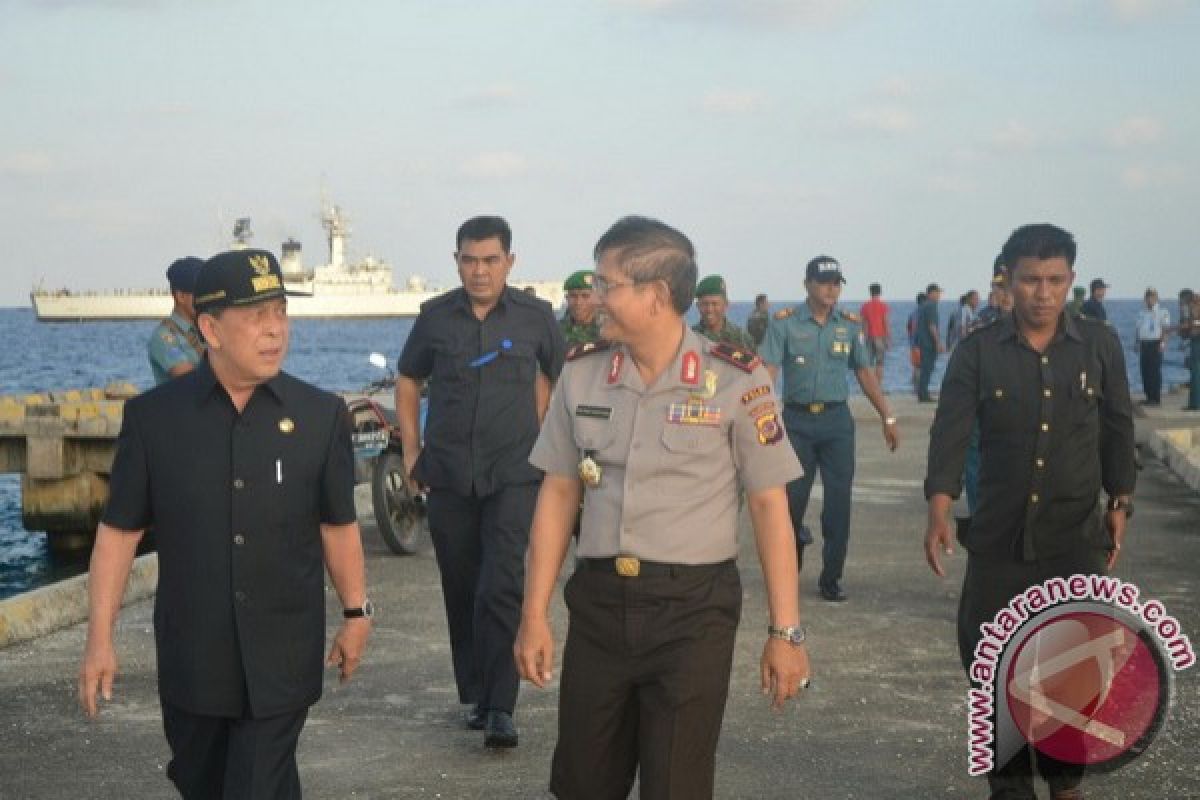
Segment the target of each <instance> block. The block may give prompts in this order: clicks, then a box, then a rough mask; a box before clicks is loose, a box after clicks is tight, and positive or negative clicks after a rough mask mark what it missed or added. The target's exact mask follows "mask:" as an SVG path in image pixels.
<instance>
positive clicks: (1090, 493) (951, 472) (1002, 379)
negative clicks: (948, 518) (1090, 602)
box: [925, 314, 1136, 561]
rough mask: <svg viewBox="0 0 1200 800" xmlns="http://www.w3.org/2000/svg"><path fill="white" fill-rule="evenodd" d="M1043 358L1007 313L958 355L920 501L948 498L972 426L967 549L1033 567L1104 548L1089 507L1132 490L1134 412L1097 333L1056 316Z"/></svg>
mask: <svg viewBox="0 0 1200 800" xmlns="http://www.w3.org/2000/svg"><path fill="white" fill-rule="evenodd" d="M1060 320H1061V321H1060V323H1059V330H1058V333H1057V334H1056V336H1055V338H1054V339H1053V340H1052V341H1051V342H1050V345H1049V346H1048V347H1047V348H1046V350H1045V352H1043V353H1040V354H1039V353H1038V352H1037V351H1035V350H1034V349H1033V348H1032V347H1030V346H1029V345H1028V344H1027V343H1026V342H1025V341H1024V339H1023V338H1022V337H1021V335H1020V334H1019V332H1018V330H1017V327H1016V324H1015V323H1014V321H1013V318H1012V315H1005V316H1004V317H1002V318H1001V319H999V320H998V321H996V322H994V323H992V324H991V325H989V326H987V327H984V328H980V329H979V330H977V331H975V332H974V333H972V334H970V335H969V336H968V337H967V338H966V339H965V340H963V342H962V343H961V344H959V346H958V347H957V348H956V349H955V351H954V355H953V356H952V357H951V359H950V364H949V366H948V367H947V368H946V377H945V379H944V380H943V381H942V391H941V396H940V397H939V398H938V407H937V415H936V417H935V418H934V421H933V428H932V429H931V430H930V434H929V465H928V470H927V473H926V478H925V496H926V497H930V496H932V495H934V494H948V495H950V496H951V497H957V496H958V494H959V491H960V489H961V486H962V474H963V463H964V459H965V456H966V450H967V443H968V441H969V440H970V438H971V430H972V428H973V427H974V426H975V425H976V422H977V421H978V425H979V453H980V464H979V505H978V507H977V508H976V510H975V515H974V517H972V519H971V525H970V530H969V532H968V534H967V540H966V542H965V545H966V547H967V549H969V550H970V551H971V552H973V553H980V554H986V555H993V556H1006V557H1010V558H1013V559H1016V560H1024V561H1033V560H1038V559H1046V558H1054V557H1056V556H1061V555H1065V554H1067V553H1070V552H1073V551H1075V550H1076V549H1077V548H1079V547H1081V546H1083V547H1087V546H1093V547H1104V546H1105V545H1106V544H1107V543H1106V542H1105V541H1104V540H1103V538H1102V537H1103V536H1104V535H1105V534H1104V532H1103V530H1102V526H1101V525H1100V522H1099V508H1100V506H1099V504H1098V502H1097V500H1098V498H1099V493H1100V489H1101V487H1103V488H1104V489H1105V490H1106V491H1107V492H1108V494H1109V495H1123V494H1129V493H1132V492H1133V488H1134V483H1135V481H1136V471H1135V466H1134V453H1133V405H1132V402H1131V401H1130V398H1129V385H1128V382H1127V380H1126V377H1125V360H1124V357H1123V356H1122V354H1121V343H1120V341H1119V340H1118V339H1117V336H1116V333H1115V332H1114V331H1113V329H1112V328H1111V327H1110V326H1109V325H1107V324H1106V323H1103V322H1099V321H1097V320H1091V319H1086V318H1083V319H1081V318H1079V317H1076V316H1073V315H1071V314H1063V315H1062V317H1061V318H1060Z"/></svg>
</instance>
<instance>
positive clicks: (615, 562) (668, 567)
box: [577, 556, 734, 578]
mask: <svg viewBox="0 0 1200 800" xmlns="http://www.w3.org/2000/svg"><path fill="white" fill-rule="evenodd" d="M733 563H734V560H733V559H732V558H731V559H729V560H727V561H718V562H717V563H715V564H664V563H663V562H661V561H643V560H642V559H640V558H638V557H637V556H615V557H612V558H581V559H579V560H578V561H577V569H583V570H587V571H588V572H606V573H609V574H610V575H612V574H615V575H620V576H621V577H623V578H676V577H680V576H682V575H695V574H697V573H702V572H706V571H707V572H717V571H719V570H721V569H725V568H727V567H729V566H730V565H731V564H733Z"/></svg>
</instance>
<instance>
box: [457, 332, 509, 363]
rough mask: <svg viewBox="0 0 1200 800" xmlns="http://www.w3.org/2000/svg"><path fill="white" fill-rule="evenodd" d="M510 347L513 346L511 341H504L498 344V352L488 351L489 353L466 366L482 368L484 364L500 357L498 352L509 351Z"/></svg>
mask: <svg viewBox="0 0 1200 800" xmlns="http://www.w3.org/2000/svg"><path fill="white" fill-rule="evenodd" d="M512 346H513V343H512V339H505V340H504V341H502V342H500V349H499V350H490V351H488V352H486V353H484V354H483V355H481V356H480V357H479V358H477V359H475V360H474V361H472V362H471V363H470V364H469V365H468V366H471V367H482V366H483V365H484V364H490V363H491V362H493V361H495V360H496V359H497V358H499V357H500V350H511V349H512Z"/></svg>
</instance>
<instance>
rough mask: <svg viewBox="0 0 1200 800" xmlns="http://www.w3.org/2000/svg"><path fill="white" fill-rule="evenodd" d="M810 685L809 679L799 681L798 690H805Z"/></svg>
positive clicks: (810, 680)
mask: <svg viewBox="0 0 1200 800" xmlns="http://www.w3.org/2000/svg"><path fill="white" fill-rule="evenodd" d="M811 683H812V679H811V678H805V679H804V680H802V681H800V688H801V689H807V688H808V687H809V684H811Z"/></svg>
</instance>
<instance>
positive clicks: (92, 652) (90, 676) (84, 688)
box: [79, 636, 117, 717]
mask: <svg viewBox="0 0 1200 800" xmlns="http://www.w3.org/2000/svg"><path fill="white" fill-rule="evenodd" d="M116 676H117V651H116V650H115V649H114V648H113V646H112V642H111V641H110V642H103V643H98V642H93V641H92V638H91V637H90V636H89V637H88V641H87V645H86V646H85V648H84V651H83V662H82V663H81V664H80V665H79V705H80V706H81V707H82V708H83V713H85V714H87V715H88V716H89V717H95V716H96V714H97V713H98V708H97V703H96V694H97V691H99V694H100V696H101V697H103V698H104V699H105V700H112V689H113V679H114V678H116Z"/></svg>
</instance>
